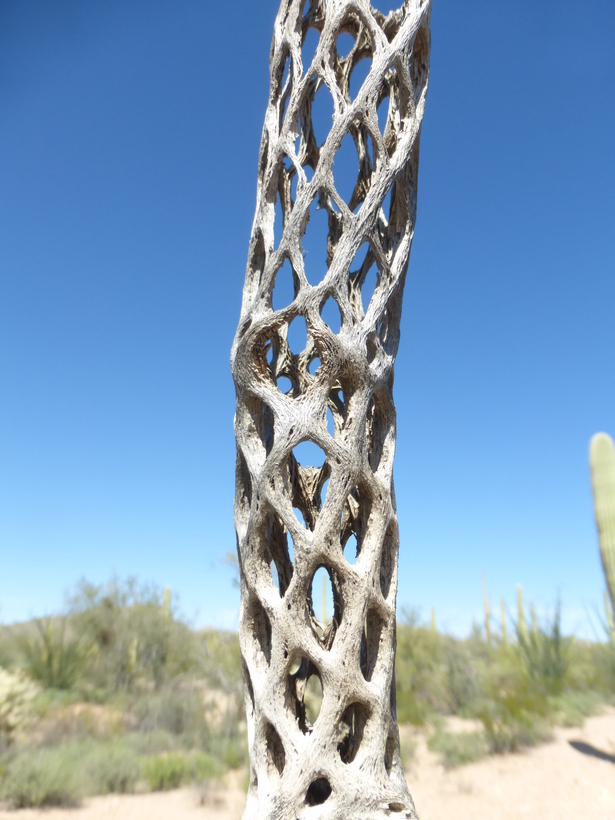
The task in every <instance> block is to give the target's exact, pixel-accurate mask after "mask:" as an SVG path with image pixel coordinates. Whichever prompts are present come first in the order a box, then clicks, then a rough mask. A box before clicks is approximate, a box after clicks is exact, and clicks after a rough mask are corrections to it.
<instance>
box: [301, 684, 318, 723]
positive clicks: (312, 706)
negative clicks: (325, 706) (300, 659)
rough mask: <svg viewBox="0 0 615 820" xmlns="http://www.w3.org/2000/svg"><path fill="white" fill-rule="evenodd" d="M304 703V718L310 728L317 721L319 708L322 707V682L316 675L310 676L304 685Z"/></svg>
mask: <svg viewBox="0 0 615 820" xmlns="http://www.w3.org/2000/svg"><path fill="white" fill-rule="evenodd" d="M303 702H304V703H305V717H306V720H307V721H308V723H310V724H311V725H312V726H314V724H315V723H316V721H317V720H318V715H319V714H320V707H321V706H322V682H321V680H320V678H319V677H318V675H310V677H309V678H308V680H307V683H306V685H305V692H304V695H303Z"/></svg>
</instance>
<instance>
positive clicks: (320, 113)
mask: <svg viewBox="0 0 615 820" xmlns="http://www.w3.org/2000/svg"><path fill="white" fill-rule="evenodd" d="M333 112H334V107H333V97H332V96H331V92H330V91H329V89H328V88H327V85H326V83H324V82H322V83H321V84H320V87H319V88H318V90H317V91H316V95H315V97H314V100H313V101H312V108H311V119H312V128H313V129H314V137H315V139H316V145H317V146H318V147H319V148H320V147H321V146H322V145H324V143H325V140H326V139H327V137H328V135H329V131H330V130H331V126H332V125H333Z"/></svg>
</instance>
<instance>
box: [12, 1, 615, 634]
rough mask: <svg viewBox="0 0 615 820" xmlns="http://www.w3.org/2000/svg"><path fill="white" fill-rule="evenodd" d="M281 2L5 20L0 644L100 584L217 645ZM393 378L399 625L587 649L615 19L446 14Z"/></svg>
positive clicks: (29, 4) (606, 402)
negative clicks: (415, 622) (526, 610)
mask: <svg viewBox="0 0 615 820" xmlns="http://www.w3.org/2000/svg"><path fill="white" fill-rule="evenodd" d="M276 11H277V2H276V0H263V1H262V2H259V3H254V2H245V0H240V1H239V2H235V3H212V2H207V0H205V2H204V0H131V2H129V3H127V2H125V0H105V2H104V3H100V2H94V0H81V1H78V0H54V2H53V3H50V2H47V0H3V2H2V3H1V4H0V100H1V103H0V382H1V388H0V621H4V622H10V621H13V620H15V619H24V618H27V617H29V616H31V615H40V614H44V613H48V612H52V611H55V610H57V609H58V608H60V607H61V606H62V603H63V593H64V591H65V590H66V589H67V588H69V587H71V586H72V585H73V584H74V583H75V582H76V581H77V579H78V578H79V577H80V576H82V575H85V576H86V577H87V578H88V579H90V580H92V581H94V582H102V581H104V580H106V579H108V578H109V577H110V575H111V574H112V573H114V572H116V573H118V574H119V575H120V576H126V575H129V574H135V575H138V576H139V577H140V578H141V579H143V580H144V581H145V580H148V581H154V582H157V583H158V584H160V585H169V586H171V587H172V588H173V590H175V591H176V592H177V593H178V594H179V596H180V599H181V603H182V606H183V610H184V611H185V613H186V614H187V615H189V616H190V617H192V618H193V619H194V622H195V623H197V624H213V625H217V626H227V627H232V626H234V624H235V623H236V614H237V607H238V601H237V592H236V590H235V589H234V588H233V586H232V582H231V575H232V574H231V571H230V570H229V569H228V568H227V567H225V566H224V565H223V563H222V561H221V557H222V556H223V555H224V553H226V552H227V551H229V550H233V549H234V531H233V523H232V498H233V482H234V442H233V432H232V419H233V412H234V391H233V385H232V381H231V377H230V373H229V365H228V359H229V351H230V346H231V341H232V337H233V334H234V331H235V326H236V323H237V319H238V315H239V305H240V297H241V288H242V284H243V276H244V268H245V260H246V253H247V244H248V237H249V232H250V226H251V222H252V217H253V211H254V203H255V183H256V160H257V152H258V145H259V140H260V132H261V127H262V121H263V116H264V112H265V106H266V102H267V95H268V54H269V45H270V40H271V34H272V27H273V20H274V17H275V13H276ZM432 38H433V44H432V73H431V84H430V91H429V98H428V107H427V115H426V120H425V124H424V128H423V137H422V145H421V168H420V185H419V217H418V225H417V230H416V238H415V243H414V248H413V253H412V258H411V263H410V274H409V278H408V283H407V286H406V294H405V303H404V316H403V322H402V342H401V349H400V353H399V357H398V362H397V367H396V387H395V396H396V402H397V407H398V413H399V422H398V449H397V457H396V472H395V480H396V491H397V501H398V508H399V519H400V526H401V542H402V544H401V559H400V590H399V596H398V603H399V605H400V606H417V607H419V608H421V610H422V612H423V614H424V615H425V616H428V614H429V611H430V609H431V606H432V605H433V606H435V608H436V614H437V617H438V622H439V624H440V625H442V626H446V627H448V628H450V629H451V630H455V631H457V632H462V633H463V632H465V631H467V629H468V628H469V626H470V624H471V620H472V616H473V615H476V616H480V613H481V607H482V603H481V586H480V576H481V571H484V572H485V574H486V578H487V583H488V587H489V590H490V592H491V594H492V596H493V599H494V604H497V601H498V600H499V597H500V596H504V597H505V598H506V600H507V602H508V605H509V606H510V607H511V608H512V607H513V603H514V591H515V584H516V583H522V584H523V586H524V590H525V592H526V595H527V596H528V597H530V596H531V597H534V598H535V599H536V601H537V604H538V605H539V607H543V608H546V607H548V606H549V605H552V604H553V602H554V601H555V598H556V595H557V594H558V592H559V593H561V596H562V600H563V606H564V615H565V623H566V626H567V627H568V628H569V629H577V630H579V631H580V632H587V630H588V627H587V615H586V610H589V611H591V610H592V609H593V608H594V607H599V606H600V605H601V597H602V590H603V579H602V573H601V569H600V564H599V556H598V548H597V540H596V535H595V528H594V522H593V514H592V502H591V494H590V483H589V473H588V467H587V446H588V441H589V438H590V436H591V435H592V434H593V433H594V432H595V431H597V430H602V429H604V430H607V431H610V432H611V433H615V378H614V366H615V321H614V318H615V241H614V240H615V224H614V222H615V159H614V156H615V154H614V151H613V146H614V143H615V139H614V137H615V133H614V132H615V94H614V93H613V89H614V88H615V5H613V3H612V0H587V2H586V3H585V4H583V9H582V10H580V7H579V4H578V2H576V0H575V2H572V0H518V2H515V3H511V2H509V0H476V2H473V3H460V2H459V0H434V11H433V18H432Z"/></svg>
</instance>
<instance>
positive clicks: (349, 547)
mask: <svg viewBox="0 0 615 820" xmlns="http://www.w3.org/2000/svg"><path fill="white" fill-rule="evenodd" d="M358 557H359V542H358V541H357V536H356V534H355V533H354V532H353V533H351V534H350V535H349V536H348V538H347V540H346V543H345V544H344V558H345V559H346V560H347V561H348V563H349V564H356V563H357V558H358Z"/></svg>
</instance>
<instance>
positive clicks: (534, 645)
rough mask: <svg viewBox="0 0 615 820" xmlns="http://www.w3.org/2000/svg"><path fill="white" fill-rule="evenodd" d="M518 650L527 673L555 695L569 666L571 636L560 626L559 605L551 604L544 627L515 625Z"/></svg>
mask: <svg viewBox="0 0 615 820" xmlns="http://www.w3.org/2000/svg"><path fill="white" fill-rule="evenodd" d="M517 634H518V652H519V655H520V657H521V659H522V661H523V663H524V664H525V667H526V670H527V673H528V675H529V676H530V677H531V678H532V679H533V680H534V681H535V682H536V683H537V684H538V685H539V686H540V687H541V688H542V689H543V691H544V692H545V693H546V694H550V695H558V694H559V693H560V692H562V690H563V689H564V686H565V685H566V681H567V676H568V670H569V667H570V647H571V639H570V638H565V637H564V636H563V635H562V630H561V606H560V603H559V601H558V602H557V604H556V606H555V612H554V613H553V620H552V621H551V622H550V623H547V624H546V625H545V627H544V628H543V627H538V625H537V624H536V623H535V622H534V623H533V626H532V629H531V630H530V629H527V628H526V629H521V628H520V627H519V625H517Z"/></svg>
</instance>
